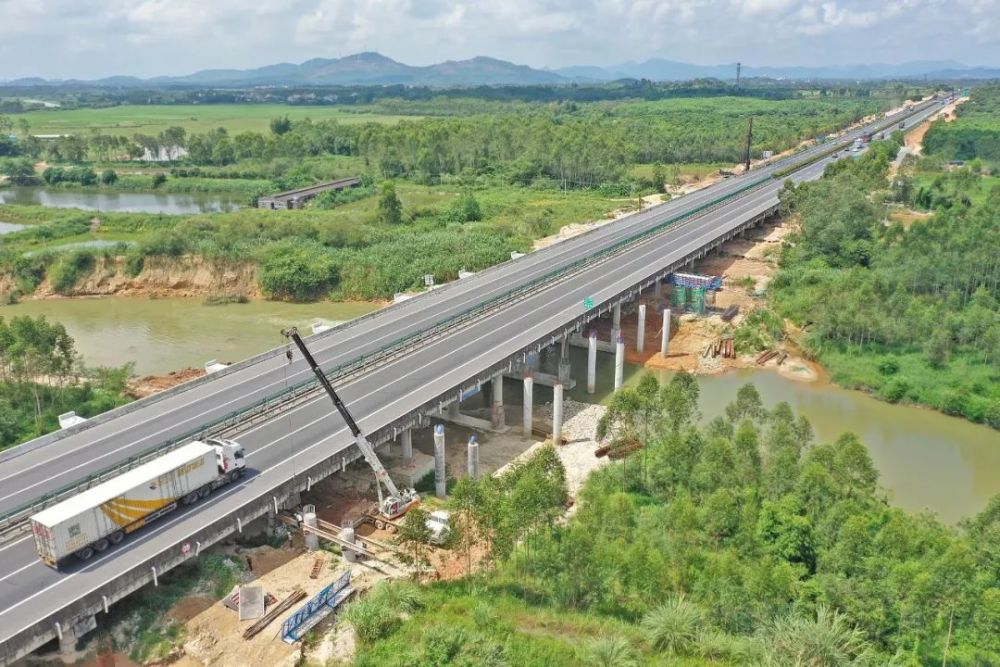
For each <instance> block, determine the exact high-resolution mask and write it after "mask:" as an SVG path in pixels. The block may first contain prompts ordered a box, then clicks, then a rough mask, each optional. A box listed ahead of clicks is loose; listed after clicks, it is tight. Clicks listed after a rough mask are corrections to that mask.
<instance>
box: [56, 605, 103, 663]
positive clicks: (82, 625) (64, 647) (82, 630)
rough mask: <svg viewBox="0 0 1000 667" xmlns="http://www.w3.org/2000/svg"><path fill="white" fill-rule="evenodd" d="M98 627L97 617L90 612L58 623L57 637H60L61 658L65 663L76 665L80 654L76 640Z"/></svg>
mask: <svg viewBox="0 0 1000 667" xmlns="http://www.w3.org/2000/svg"><path fill="white" fill-rule="evenodd" d="M96 627H97V618H96V617H95V616H94V615H93V614H88V615H86V616H83V617H81V618H77V619H76V620H75V621H74V622H73V623H68V624H66V625H65V626H63V625H62V624H61V623H58V622H57V623H56V637H58V638H59V659H60V660H61V661H62V663H63V664H64V665H75V664H77V663H78V662H79V659H80V656H78V655H77V654H76V642H77V641H78V640H79V639H80V638H81V637H83V636H84V635H85V634H87V633H88V632H90V631H91V630H93V629H95V628H96Z"/></svg>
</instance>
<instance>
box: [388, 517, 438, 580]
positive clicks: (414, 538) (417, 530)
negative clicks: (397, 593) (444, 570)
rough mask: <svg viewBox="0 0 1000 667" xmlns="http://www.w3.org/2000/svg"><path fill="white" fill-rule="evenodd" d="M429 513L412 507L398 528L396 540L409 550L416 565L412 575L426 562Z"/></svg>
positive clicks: (429, 535) (429, 536)
mask: <svg viewBox="0 0 1000 667" xmlns="http://www.w3.org/2000/svg"><path fill="white" fill-rule="evenodd" d="M429 517H430V514H429V513H428V512H427V510H425V509H423V508H422V507H414V508H412V509H411V510H409V511H408V512H407V513H406V517H405V518H404V519H403V525H402V526H400V528H399V533H398V534H397V535H396V540H397V541H398V542H399V543H400V544H401V545H402V546H403V549H404V550H406V551H408V552H409V557H410V559H411V561H412V563H413V565H415V566H416V567H417V570H414V576H416V574H417V573H418V572H419V570H420V568H421V567H422V566H423V565H426V564H427V562H428V561H427V556H426V550H427V544H428V543H429V541H430V539H431V529H430V528H428V527H427V519H428V518H429Z"/></svg>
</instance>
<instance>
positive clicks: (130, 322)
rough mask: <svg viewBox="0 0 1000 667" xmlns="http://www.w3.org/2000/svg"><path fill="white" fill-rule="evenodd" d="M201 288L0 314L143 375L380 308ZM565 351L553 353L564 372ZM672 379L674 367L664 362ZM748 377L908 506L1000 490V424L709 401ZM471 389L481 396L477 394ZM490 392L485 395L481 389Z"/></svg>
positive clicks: (948, 508)
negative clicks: (745, 396) (36, 320)
mask: <svg viewBox="0 0 1000 667" xmlns="http://www.w3.org/2000/svg"><path fill="white" fill-rule="evenodd" d="M203 303H204V302H203V300H202V299H182V298H171V299H144V298H129V297H114V298H104V299H71V300H70V299H63V300H46V301H29V302H25V303H22V304H18V305H15V306H0V316H5V317H11V316H14V315H45V316H46V317H48V318H49V319H50V320H53V321H58V322H61V323H62V324H63V325H65V326H66V328H67V330H68V331H69V332H70V334H71V335H72V336H73V337H74V339H76V341H77V349H78V350H79V352H80V353H81V354H82V355H83V357H84V359H85V361H86V363H87V364H89V365H93V366H96V365H106V366H115V365H120V364H123V363H125V362H127V361H134V362H135V363H136V372H137V373H138V374H139V375H149V374H164V373H167V372H169V371H172V370H177V369H180V368H185V367H189V366H194V367H198V368H201V367H202V365H203V364H204V363H205V362H206V361H207V360H209V359H218V360H219V361H225V362H231V361H239V360H240V359H244V358H246V357H249V356H251V355H254V354H257V353H259V352H263V351H264V350H267V349H270V348H273V347H277V346H279V345H281V344H283V342H284V341H283V339H282V337H281V335H280V333H279V331H280V329H282V328H283V327H287V326H289V325H292V324H294V325H297V326H300V327H303V328H304V329H305V330H307V331H308V330H309V329H308V327H309V326H310V325H311V324H312V323H313V322H315V321H318V320H321V321H323V322H325V323H334V322H339V321H344V320H348V319H351V318H354V317H358V316H359V315H362V314H364V313H367V312H370V311H372V310H374V309H375V306H372V305H370V304H355V303H347V304H345V303H316V304H289V303H276V302H268V301H256V302H253V303H248V304H231V305H225V306H205V305H203ZM571 359H572V364H573V376H574V377H575V378H577V380H578V382H579V384H578V386H577V387H576V388H575V389H573V390H572V391H570V392H569V395H570V397H572V398H574V399H576V400H581V401H595V400H598V401H599V400H605V399H606V398H607V397H608V396H609V395H610V393H611V390H612V383H613V372H614V371H613V366H614V364H613V358H612V357H611V356H610V355H606V354H601V355H599V359H598V373H597V378H598V386H597V393H596V394H595V395H594V396H588V395H587V393H586V383H585V382H584V381H583V379H584V377H585V373H586V371H585V369H586V351H585V350H581V349H577V348H572V350H571ZM556 362H557V358H556V355H547V356H545V357H544V358H543V360H542V365H543V369H544V370H546V371H548V372H552V373H554V372H555V370H556V368H555V367H556ZM641 373H642V369H641V368H640V367H638V366H626V369H625V380H626V383H634V382H637V381H638V379H639V377H640V375H641ZM662 379H663V380H667V379H669V373H663V377H662ZM747 382H753V383H754V384H756V385H757V388H758V390H759V391H760V394H761V396H762V397H763V399H764V402H765V404H766V405H767V406H769V407H773V406H774V405H775V404H776V403H778V402H780V401H787V402H788V403H789V404H791V406H792V409H793V410H795V411H796V412H797V413H802V414H805V415H806V416H807V417H808V418H809V420H810V421H811V422H812V425H813V429H814V430H815V433H816V441H817V442H830V441H832V440H834V439H836V438H837V437H838V436H839V435H840V434H841V433H843V432H845V431H851V432H854V433H856V434H857V435H858V436H859V437H860V438H861V439H862V440H863V441H864V443H865V444H866V445H867V446H868V448H869V451H870V452H871V455H872V459H873V460H874V462H875V465H876V466H877V467H878V469H879V472H880V474H881V479H880V481H881V484H882V486H883V487H884V488H886V489H887V490H888V491H889V493H890V495H891V498H892V501H893V502H894V503H895V504H897V505H899V506H900V507H903V508H906V509H908V510H913V511H920V510H924V509H929V510H931V511H933V512H935V513H936V514H937V515H938V516H939V517H940V518H941V519H942V520H944V521H947V522H952V523H953V522H956V521H958V520H959V519H961V518H962V517H965V516H970V515H972V514H975V513H976V512H979V511H980V510H982V509H983V508H984V507H985V506H986V502H987V501H988V499H989V498H990V497H991V496H993V495H995V494H997V493H1000V433H998V432H997V431H994V430H991V429H989V428H986V427H984V426H977V425H975V424H971V423H969V422H966V421H963V420H960V419H956V418H954V417H948V416H945V415H942V414H940V413H937V412H933V411H931V410H925V409H922V408H917V407H912V406H902V405H891V404H888V403H883V402H881V401H877V400H875V399H874V398H871V397H870V396H867V395H866V394H863V393H861V392H856V391H846V390H843V389H839V388H837V387H835V386H831V385H828V384H824V383H819V382H817V383H804V382H796V381H794V380H789V379H786V378H784V377H782V376H780V375H778V374H776V373H772V372H766V371H760V372H753V371H740V372H734V373H729V374H726V375H720V376H713V377H704V378H700V379H699V384H700V386H701V411H702V413H703V415H706V416H713V417H714V416H716V415H718V414H720V413H721V412H722V409H723V407H724V406H725V405H726V404H727V403H729V402H731V401H732V400H733V399H735V397H736V391H737V389H739V387H740V386H742V385H743V384H745V383H747ZM504 398H505V400H506V401H507V402H508V403H511V404H520V402H521V387H520V383H518V382H514V381H508V382H507V383H506V386H505V389H504ZM475 400H477V399H472V400H470V406H471V405H474V401H475ZM480 400H481V399H480ZM551 400H552V394H551V390H549V389H548V388H546V387H542V386H536V388H535V401H536V403H537V404H540V403H543V402H546V401H551Z"/></svg>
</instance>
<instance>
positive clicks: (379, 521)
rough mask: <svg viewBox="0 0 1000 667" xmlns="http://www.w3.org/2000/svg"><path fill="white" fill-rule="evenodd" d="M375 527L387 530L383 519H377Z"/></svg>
mask: <svg viewBox="0 0 1000 667" xmlns="http://www.w3.org/2000/svg"><path fill="white" fill-rule="evenodd" d="M375 527H376V528H378V529H379V530H385V522H384V521H382V519H375Z"/></svg>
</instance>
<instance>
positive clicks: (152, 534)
mask: <svg viewBox="0 0 1000 667" xmlns="http://www.w3.org/2000/svg"><path fill="white" fill-rule="evenodd" d="M806 171H808V170H806ZM761 194H763V193H755V195H756V196H753V197H751V198H749V199H760V198H761V197H760V195H761ZM768 196H769V197H770V196H773V194H771V195H768ZM748 204H753V202H751V201H749V200H748V201H744V202H740V207H739V208H741V209H742V208H747V207H748ZM755 205H760V204H759V203H757V204H755ZM737 212H738V211H732V212H730V215H732V214H733V213H737ZM688 231H691V230H688ZM689 245H690V244H689ZM657 252H660V250H659V249H653V250H651V252H648V253H644V254H643V255H641V256H639V257H636V258H633V259H632V260H631V263H633V264H634V263H636V262H639V261H641V260H643V259H645V257H646V256H647V255H650V254H655V253H657ZM636 273H638V272H634V274H636ZM604 278H605V277H604V276H597V277H595V278H594V279H592V280H590V281H588V282H586V283H582V285H583V286H586V287H589V286H590V285H593V284H595V283H597V282H600V281H602V280H603V279H604ZM630 279H631V276H630ZM580 287H581V284H574V291H579V289H580ZM549 307H550V304H549V303H544V304H542V305H541V306H539V307H538V308H535V309H534V310H531V311H529V312H528V313H525V314H522V316H521V318H519V319H523V318H525V317H527V316H530V315H532V314H534V313H536V312H538V311H540V310H544V309H547V308H549ZM574 307H575V306H574ZM568 310H572V307H570V308H564V309H563V310H562V311H560V312H558V313H556V314H554V315H551V316H549V318H548V319H547V320H546V321H552V320H555V319H557V318H559V317H561V316H562V313H564V312H566V311H568ZM500 314H501V313H495V314H494V315H491V316H490V317H487V318H486V319H485V320H484V321H488V320H489V319H491V318H492V317H496V316H498V315H500ZM518 323H519V320H514V321H511V322H508V323H507V324H504V325H501V326H499V327H496V328H493V329H490V330H489V331H488V332H487V333H485V334H483V335H482V336H479V337H478V338H475V339H473V340H471V341H469V342H467V343H465V344H464V345H462V346H461V347H459V348H457V349H455V350H453V351H452V352H455V351H457V350H460V349H463V348H465V347H468V346H469V345H472V344H474V343H477V342H478V341H479V340H481V339H482V338H485V337H486V336H488V335H492V334H495V333H496V332H497V331H498V330H502V329H505V328H508V327H510V326H514V325H517V324H518ZM536 326H538V325H536ZM444 342H446V341H445V340H441V341H436V342H435V343H434V344H432V345H431V346H430V347H433V346H434V345H437V344H442V343H444ZM489 353H490V351H486V352H483V353H481V354H479V355H477V356H475V357H474V358H472V359H470V360H468V361H466V362H464V363H463V364H461V365H460V366H458V367H456V368H454V369H452V370H451V371H449V374H452V375H454V374H455V373H457V372H458V371H459V370H461V369H462V368H464V367H466V366H469V365H470V364H474V363H476V362H477V361H478V360H479V359H480V358H481V357H483V356H486V355H487V354H489ZM438 360H439V358H436V359H433V360H432V361H430V362H428V363H427V364H425V365H424V366H422V367H420V368H418V369H414V370H413V371H411V372H410V373H407V374H406V375H404V376H402V377H408V376H409V375H412V374H413V373H415V372H417V371H418V370H422V369H423V368H425V367H426V366H429V365H431V364H434V363H436V362H437V361H438ZM438 379H439V378H434V379H433V380H431V381H429V382H426V383H424V384H423V385H421V386H420V387H417V388H415V389H414V391H411V392H410V394H409V395H413V394H419V393H421V391H422V390H424V389H425V388H428V387H430V386H431V385H432V384H433V383H434V382H436V381H437V380H438ZM378 391H381V389H380V388H377V389H375V390H373V391H371V392H369V393H367V394H364V395H363V396H359V397H357V398H355V399H354V401H358V400H362V399H364V398H367V397H369V396H371V395H372V394H375V393H377V392H378ZM316 400H318V399H316ZM303 407H304V406H303ZM388 408H389V406H388V405H386V406H383V407H381V408H378V409H376V410H375V411H373V412H372V415H376V414H378V413H379V412H382V411H384V410H387V409H388ZM326 418H328V416H327V415H324V416H323V417H320V418H319V419H317V420H314V421H313V422H312V423H316V422H318V421H321V420H323V419H326ZM370 418H371V416H369V419H370ZM307 426H308V425H307ZM303 428H306V427H303ZM299 430H301V429H299ZM346 430H347V429H346V428H345V427H341V428H339V429H338V430H336V431H334V432H333V433H331V434H330V435H328V436H326V437H324V438H322V439H321V440H319V441H317V442H315V443H313V444H312V445H309V446H308V447H306V448H305V449H303V450H301V451H299V452H296V453H295V454H294V455H293V457H292V459H294V458H295V457H297V456H298V455H299V454H304V453H305V452H308V451H310V450H312V449H314V448H316V447H319V446H321V445H323V444H325V443H326V442H327V441H329V440H331V439H333V438H335V437H337V436H339V435H340V434H341V433H344V432H345V431H346ZM276 442H277V441H275V442H273V443H271V444H269V445H266V446H265V447H264V448H266V447H270V446H271V445H273V444H276ZM264 448H260V449H258V450H255V451H262V450H263V449H264ZM251 455H252V454H251ZM248 456H250V455H248ZM289 463H291V461H290V460H289V459H285V460H282V461H280V462H278V463H276V464H274V465H273V466H271V467H269V468H266V469H265V470H262V471H259V472H258V474H257V475H255V476H254V477H251V478H249V479H248V480H246V481H244V482H242V483H241V484H240V485H238V486H235V487H231V488H229V489H227V490H226V491H224V492H222V493H220V494H218V495H216V496H214V497H213V503H215V502H218V501H220V500H222V499H223V498H224V497H226V496H228V495H230V494H231V493H234V492H236V491H238V490H240V489H243V488H245V487H246V485H247V484H248V483H251V482H253V481H254V480H256V479H257V478H258V477H261V476H262V475H264V474H266V473H268V472H270V471H272V470H274V469H276V468H278V467H280V466H283V465H286V464H289ZM184 518H186V517H185V515H181V516H177V517H174V518H172V519H170V520H169V521H167V522H164V523H161V524H158V525H155V524H154V527H153V528H152V529H150V530H148V531H147V532H144V533H143V534H141V535H140V536H139V537H140V538H141V541H137V542H132V543H131V544H134V545H136V547H138V546H139V545H141V544H143V543H145V542H146V541H147V540H150V539H152V538H153V537H155V536H156V535H158V534H160V533H161V532H163V531H164V530H166V529H167V528H169V527H171V526H172V525H174V524H175V523H177V522H178V521H180V520H182V519H184ZM217 520H218V519H212V520H211V521H209V523H207V524H204V525H203V526H201V527H200V528H197V529H195V530H194V531H192V532H197V531H199V530H203V529H204V528H206V527H207V526H208V525H210V524H211V523H214V522H215V521H217ZM129 551H132V549H129ZM114 555H116V554H115V553H108V554H106V555H105V556H102V557H101V558H100V559H98V560H97V561H93V562H92V563H91V564H90V565H88V566H87V571H90V570H92V567H93V566H95V565H99V564H100V563H102V562H103V561H104V560H106V559H107V558H110V557H111V556H114ZM35 562H37V561H33V562H32V563H29V564H28V565H26V566H24V567H22V568H21V569H22V570H23V569H26V568H27V567H30V566H31V565H33V564H34V563H35ZM19 571H20V570H19ZM82 572H83V571H80V572H74V573H72V574H69V575H67V576H65V577H63V578H62V579H60V580H58V581H56V582H53V583H52V584H50V585H48V586H46V587H45V588H43V589H41V590H39V591H37V592H36V593H33V594H32V595H30V596H28V597H26V598H24V599H23V600H20V601H18V602H16V603H14V604H12V605H10V606H8V607H7V608H6V609H3V610H0V616H3V615H5V614H7V613H9V612H10V611H12V610H14V609H15V608H17V607H20V606H21V605H23V604H25V603H26V602H28V601H30V600H32V599H34V598H36V597H38V596H39V595H41V594H43V593H45V592H46V591H49V590H51V589H52V588H54V587H56V586H59V585H61V584H63V583H65V582H66V581H69V580H70V579H72V578H73V577H75V576H77V575H78V574H81V573H82ZM103 585H104V583H101V584H98V585H97V586H95V587H94V588H93V589H91V590H90V591H88V592H87V593H85V594H84V595H89V594H90V593H92V592H93V591H95V590H97V588H99V587H100V586H103ZM30 625H31V624H29V626H30ZM29 626H25V627H29ZM23 630H24V628H22V629H21V630H19V631H18V632H21V631H23ZM15 634H17V633H15Z"/></svg>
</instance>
